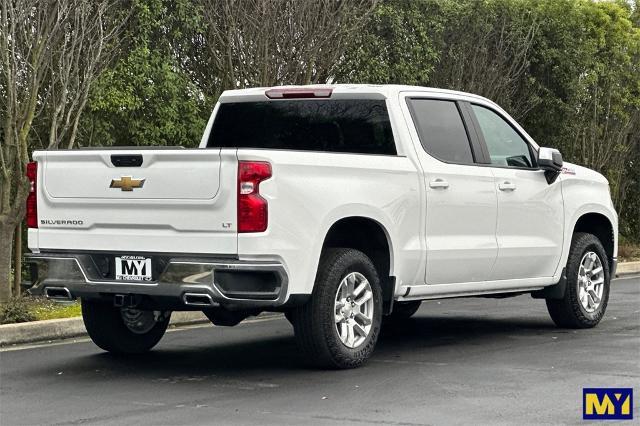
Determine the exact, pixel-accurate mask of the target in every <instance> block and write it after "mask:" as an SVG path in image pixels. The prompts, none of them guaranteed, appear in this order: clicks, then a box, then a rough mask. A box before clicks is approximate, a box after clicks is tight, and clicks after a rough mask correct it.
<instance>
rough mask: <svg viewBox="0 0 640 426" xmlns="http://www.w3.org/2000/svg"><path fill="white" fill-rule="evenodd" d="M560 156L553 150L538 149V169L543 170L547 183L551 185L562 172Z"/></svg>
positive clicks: (558, 152)
mask: <svg viewBox="0 0 640 426" xmlns="http://www.w3.org/2000/svg"><path fill="white" fill-rule="evenodd" d="M562 164H563V161H562V154H560V151H558V150H557V149H555V148H540V150H539V151H538V167H540V168H541V169H542V170H544V175H545V177H546V178H547V183H549V184H552V183H553V182H554V181H555V180H556V179H557V177H558V175H559V174H560V172H561V171H562Z"/></svg>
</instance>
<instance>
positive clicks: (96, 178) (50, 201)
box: [30, 149, 237, 255]
mask: <svg viewBox="0 0 640 426" xmlns="http://www.w3.org/2000/svg"><path fill="white" fill-rule="evenodd" d="M33 158H34V160H36V161H38V163H39V165H38V223H39V228H38V231H37V232H36V233H35V235H34V236H33V238H35V239H36V241H30V245H31V246H32V247H34V246H37V247H38V248H39V249H40V250H47V249H59V250H91V251H96V250H108V251H114V250H117V251H128V252H129V251H130V252H140V251H145V252H165V253H178V252H179V253H202V254H227V255H228V254H236V253H237V234H236V185H237V184H236V174H237V157H236V151H235V150H220V149H189V150H187V149H149V150H145V149H135V150H129V149H127V150H74V151H40V152H36V153H34V156H33ZM31 237H32V236H31V235H30V240H31V239H32V238H31ZM33 243H35V244H33Z"/></svg>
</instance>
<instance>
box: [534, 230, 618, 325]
mask: <svg viewBox="0 0 640 426" xmlns="http://www.w3.org/2000/svg"><path fill="white" fill-rule="evenodd" d="M587 252H593V253H595V254H596V255H597V256H598V257H599V258H600V261H601V264H602V268H603V271H604V288H603V292H602V297H601V302H600V305H599V306H598V307H597V308H596V309H595V311H594V312H588V311H587V310H586V309H585V308H584V307H583V306H582V303H581V302H580V300H579V296H578V294H579V283H578V273H579V270H580V262H581V261H582V259H583V257H584V256H585V254H586V253H587ZM566 274H567V283H566V284H567V285H566V289H565V294H564V297H563V298H562V299H547V300H546V302H547V309H548V310H549V315H551V319H552V320H553V322H554V323H555V324H556V325H557V326H558V327H562V328H591V327H595V326H596V325H598V323H599V322H600V320H601V319H602V317H603V316H604V313H605V311H606V309H607V303H608V301H609V289H610V283H611V282H610V279H611V277H610V275H609V262H608V258H607V254H606V252H605V250H604V247H602V243H601V242H600V240H598V238H597V237H596V236H595V235H592V234H588V233H584V232H576V233H575V234H574V235H573V239H572V241H571V249H570V251H569V259H568V260H567V268H566Z"/></svg>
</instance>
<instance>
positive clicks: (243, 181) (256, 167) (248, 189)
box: [238, 161, 271, 232]
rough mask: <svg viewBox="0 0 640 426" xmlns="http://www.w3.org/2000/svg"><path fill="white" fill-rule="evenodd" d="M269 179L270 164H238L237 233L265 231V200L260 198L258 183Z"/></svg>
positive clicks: (253, 162)
mask: <svg viewBox="0 0 640 426" xmlns="http://www.w3.org/2000/svg"><path fill="white" fill-rule="evenodd" d="M270 177H271V164H269V163H266V162H262V161H240V162H239V163H238V232H264V231H266V230H267V223H268V206H267V200H265V199H264V198H262V197H261V196H260V182H262V181H263V180H266V179H269V178H270Z"/></svg>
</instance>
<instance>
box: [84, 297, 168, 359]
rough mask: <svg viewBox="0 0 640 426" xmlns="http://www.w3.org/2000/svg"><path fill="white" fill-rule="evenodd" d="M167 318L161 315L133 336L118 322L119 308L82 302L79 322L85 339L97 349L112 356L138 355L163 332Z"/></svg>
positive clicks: (120, 321) (94, 302)
mask: <svg viewBox="0 0 640 426" xmlns="http://www.w3.org/2000/svg"><path fill="white" fill-rule="evenodd" d="M170 316H171V315H165V316H164V319H162V320H160V321H157V322H156V323H155V325H154V326H153V328H151V330H149V331H147V332H145V333H142V334H141V333H134V332H133V331H131V330H130V329H129V327H127V325H126V324H125V322H124V320H123V319H122V315H121V312H120V308H116V307H114V306H111V305H110V304H108V303H103V302H97V301H92V300H82V319H83V320H84V325H85V327H86V329H87V332H88V333H89V337H91V340H93V343H95V344H96V345H97V346H99V347H100V348H101V349H104V350H105V351H108V352H112V353H116V354H139V353H144V352H147V351H148V350H150V349H151V348H153V347H154V346H155V345H156V344H157V343H158V342H159V341H160V339H162V336H163V335H164V333H165V331H166V330H167V326H168V325H169V318H170Z"/></svg>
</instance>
